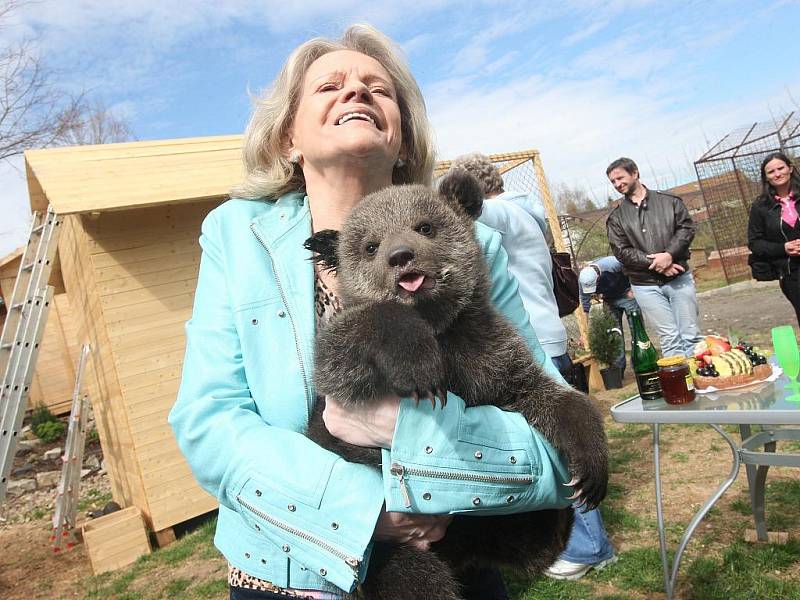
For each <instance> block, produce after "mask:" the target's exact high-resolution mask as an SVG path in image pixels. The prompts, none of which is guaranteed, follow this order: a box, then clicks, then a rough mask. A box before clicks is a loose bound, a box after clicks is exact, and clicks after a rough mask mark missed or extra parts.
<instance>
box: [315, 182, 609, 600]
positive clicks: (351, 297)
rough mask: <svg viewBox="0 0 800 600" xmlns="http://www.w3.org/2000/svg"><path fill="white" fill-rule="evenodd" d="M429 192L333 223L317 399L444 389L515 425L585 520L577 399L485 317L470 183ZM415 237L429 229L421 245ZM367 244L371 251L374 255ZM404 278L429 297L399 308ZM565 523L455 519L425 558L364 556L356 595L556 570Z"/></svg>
mask: <svg viewBox="0 0 800 600" xmlns="http://www.w3.org/2000/svg"><path fill="white" fill-rule="evenodd" d="M454 177H455V178H458V179H454ZM465 177H469V179H465ZM441 189H442V193H441V194H440V193H437V192H436V191H434V190H431V189H429V188H425V187H422V186H395V187H391V188H387V189H385V190H382V191H380V192H377V193H375V194H371V195H370V196H367V197H366V198H365V199H364V200H363V201H362V202H361V203H359V205H358V206H357V207H356V208H355V209H354V210H353V211H352V213H351V215H350V217H349V219H348V220H347V222H346V223H345V226H344V227H343V229H342V231H341V233H340V235H339V239H338V244H337V245H335V251H336V256H335V257H331V256H328V257H326V256H321V257H318V259H319V260H321V261H323V262H328V263H338V264H337V272H338V280H339V293H340V297H341V298H342V300H343V304H344V306H345V309H344V310H343V311H342V313H341V314H339V315H337V316H336V318H334V319H333V320H332V321H331V323H330V324H329V325H328V326H327V327H325V328H323V329H322V331H321V332H320V334H319V335H318V337H317V347H316V359H315V376H314V380H315V384H316V388H317V392H318V393H319V394H321V395H324V396H331V397H333V398H336V399H337V400H338V401H339V402H341V403H342V404H344V405H352V406H355V405H363V404H367V403H369V402H371V401H372V400H373V399H376V398H381V397H384V396H386V395H388V394H397V395H399V396H402V397H408V396H412V395H413V394H418V395H420V396H425V395H426V394H429V393H430V392H432V391H436V390H439V389H444V390H448V391H451V392H453V393H455V394H457V395H458V396H460V397H461V398H463V399H464V401H465V403H466V405H467V406H478V405H487V404H490V405H495V406H499V407H502V408H503V409H506V410H510V411H516V412H519V413H521V414H522V415H523V416H524V417H525V418H526V419H527V420H528V422H529V423H530V424H531V425H533V426H534V427H535V428H536V429H537V430H538V431H539V432H540V433H541V434H542V435H544V436H545V437H546V438H547V440H548V441H549V442H551V443H552V444H553V445H554V446H555V447H556V448H557V449H558V450H559V451H561V452H562V453H563V454H564V456H565V457H566V458H567V460H568V463H569V468H570V472H571V473H572V474H573V476H574V477H575V478H576V479H577V481H578V482H577V484H576V486H575V489H576V490H581V499H582V500H584V501H585V502H586V505H587V506H591V507H594V506H596V505H597V504H598V503H599V502H600V501H601V500H602V499H603V497H604V496H605V493H606V484H607V478H608V464H607V463H608V461H607V449H606V442H605V435H604V432H603V426H602V419H601V418H600V415H599V413H598V412H597V410H596V409H595V408H594V406H593V405H592V404H591V402H590V400H589V398H588V397H587V396H586V395H584V394H582V393H580V392H578V391H576V390H574V389H572V388H568V387H565V386H562V385H560V384H558V383H556V382H555V381H554V380H553V379H551V378H550V377H549V376H547V375H546V374H545V373H544V371H543V370H542V369H541V367H540V366H539V365H538V364H537V363H536V362H535V361H534V360H533V359H532V357H531V354H530V351H529V349H528V347H527V345H526V343H525V341H524V340H523V338H522V337H521V336H520V335H519V333H518V332H517V331H516V329H515V328H514V327H513V326H512V325H511V324H510V323H508V322H507V321H506V319H505V318H504V317H502V316H501V315H500V314H499V313H498V312H497V311H496V310H495V309H494V307H493V306H492V304H491V300H490V294H489V286H490V281H489V277H488V272H487V267H486V264H485V261H484V259H483V254H482V250H481V248H480V246H479V244H478V242H477V240H476V239H475V235H474V224H473V222H472V220H471V219H470V218H469V217H468V216H467V215H466V214H465V213H464V212H463V210H462V209H461V208H460V206H461V202H460V200H463V199H464V198H460V196H462V195H464V194H480V190H479V189H478V188H477V183H476V182H475V183H473V182H472V180H471V177H470V176H468V175H464V174H461V173H458V174H454V175H453V176H450V177H449V178H448V179H447V180H446V181H445V182H443V185H442V187H441ZM473 199H474V198H473ZM423 224H428V225H430V226H431V228H432V229H431V233H430V234H429V233H427V228H423V227H421V225H423ZM325 235H329V233H327V234H325ZM368 245H373V246H374V245H377V249H376V250H375V252H374V254H370V253H369V252H368V251H367V246H368ZM373 246H370V249H374V248H373ZM332 247H333V246H332ZM398 248H407V249H410V250H411V251H412V252H413V259H411V260H410V261H409V262H408V263H407V264H405V265H401V266H398V265H394V266H392V265H391V264H390V260H389V257H390V256H391V255H392V253H393V252H395V251H396V250H397V249H398ZM409 269H412V270H415V271H418V272H423V273H425V274H426V275H428V276H430V277H432V278H434V279H435V281H436V285H435V287H434V288H433V289H430V290H426V291H423V292H418V293H417V294H414V295H412V296H411V297H403V295H402V294H399V293H398V290H399V288H398V287H397V279H398V277H399V276H400V275H401V274H403V273H405V272H406V271H408V270H409ZM322 408H323V407H322V402H319V403H318V405H317V407H316V409H315V411H314V414H313V415H312V418H311V421H310V424H309V437H311V439H313V440H315V441H316V442H317V443H319V444H321V445H322V446H324V447H326V448H329V449H331V450H333V451H335V452H337V453H338V454H339V455H341V456H343V457H344V458H345V459H347V460H349V461H352V462H359V463H363V464H370V465H373V466H375V467H376V468H377V467H379V466H380V460H381V455H380V451H379V450H377V449H370V448H361V447H356V446H352V445H349V444H346V443H344V442H342V441H340V440H338V439H336V438H333V437H332V436H331V435H330V434H329V433H328V432H327V430H326V429H325V426H324V423H323V422H322V418H321V414H322ZM571 524H572V509H571V508H567V509H562V510H542V511H534V512H527V513H517V514H509V515H502V516H484V517H470V516H457V517H456V518H455V519H454V520H453V522H452V523H451V525H450V527H449V528H448V532H447V535H446V537H445V538H444V539H443V540H442V541H441V542H438V543H436V544H434V545H433V546H432V549H431V551H430V552H419V551H416V550H414V549H412V548H408V547H398V546H388V545H385V544H378V545H377V546H376V550H375V555H374V558H373V561H372V563H371V564H370V570H369V574H368V576H367V580H366V582H365V584H364V586H363V590H364V593H365V594H366V597H367V598H369V599H376V600H400V599H406V598H437V599H452V600H457V599H459V598H460V597H461V596H460V592H459V589H458V585H457V584H456V583H455V582H456V581H457V579H458V575H459V573H460V572H462V571H463V570H464V569H467V568H470V567H472V566H486V565H497V566H506V567H510V568H514V569H517V570H521V571H524V572H525V573H527V574H529V575H537V574H539V573H541V572H542V571H543V570H544V569H546V568H547V567H548V566H550V565H551V564H552V563H553V562H554V561H555V560H556V559H557V558H558V556H559V554H560V553H561V552H562V550H563V549H564V547H565V546H566V542H567V539H568V537H569V532H570V528H571Z"/></svg>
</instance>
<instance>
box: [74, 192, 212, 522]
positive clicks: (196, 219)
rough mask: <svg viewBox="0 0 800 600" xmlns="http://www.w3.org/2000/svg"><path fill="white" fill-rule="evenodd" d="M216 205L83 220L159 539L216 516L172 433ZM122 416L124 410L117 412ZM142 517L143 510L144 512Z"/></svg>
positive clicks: (173, 207)
mask: <svg viewBox="0 0 800 600" xmlns="http://www.w3.org/2000/svg"><path fill="white" fill-rule="evenodd" d="M217 204H219V201H212V202H199V203H191V204H179V205H167V206H162V207H149V208H141V209H137V210H128V211H119V212H102V213H99V214H95V215H84V216H83V217H82V219H83V226H84V229H85V231H86V234H87V243H88V249H89V254H90V257H91V264H92V268H93V272H94V273H93V274H94V278H95V283H96V286H97V287H96V293H97V294H98V300H99V306H100V308H101V310H102V313H103V320H104V322H105V325H106V328H107V331H108V339H109V342H110V344H111V348H112V353H113V359H114V365H115V368H116V373H117V377H118V381H119V386H120V392H121V394H122V406H121V408H124V411H125V414H126V418H127V422H128V427H129V434H130V436H131V440H132V442H133V447H134V449H135V452H136V461H137V466H138V471H139V472H138V476H139V477H140V478H141V482H142V486H143V489H144V493H145V495H146V497H147V508H146V509H144V508H143V509H142V511H143V512H144V513H145V517H146V518H147V520H148V522H149V524H150V526H151V527H152V528H153V529H154V530H156V531H159V530H161V529H165V528H167V527H171V526H173V525H175V524H177V523H180V522H182V521H185V520H187V519H189V518H192V517H194V516H197V515H199V514H203V513H205V512H208V511H209V510H213V509H214V508H215V507H216V500H215V499H214V498H212V497H211V496H209V495H208V494H206V493H205V492H204V491H202V490H201V488H200V487H199V486H198V485H197V484H196V482H195V480H194V477H193V475H192V474H191V472H190V470H189V467H188V465H187V464H186V462H185V460H184V459H183V456H182V455H181V453H180V451H179V449H178V447H177V444H176V443H175V440H174V437H173V435H172V430H171V428H170V427H169V425H168V423H167V415H168V413H169V411H170V409H171V408H172V405H173V404H174V402H175V397H176V395H177V392H178V385H179V382H180V374H181V369H182V366H183V354H184V348H185V336H184V324H185V322H186V321H187V320H188V319H189V317H190V316H191V309H192V303H193V299H194V290H195V287H196V285H197V271H198V268H199V263H200V245H199V243H198V238H199V235H200V224H201V223H202V220H203V219H204V218H205V216H206V214H208V212H209V211H210V210H211V209H212V208H214V207H215V206H216V205H217ZM116 410H119V408H117V409H116ZM140 508H141V506H140Z"/></svg>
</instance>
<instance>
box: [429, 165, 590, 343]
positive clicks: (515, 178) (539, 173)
mask: <svg viewBox="0 0 800 600" xmlns="http://www.w3.org/2000/svg"><path fill="white" fill-rule="evenodd" d="M489 159H490V160H491V161H492V163H494V164H495V166H496V167H497V169H498V170H499V171H500V174H501V175H502V176H503V187H504V188H505V189H506V190H509V191H515V192H525V193H527V194H530V195H531V196H532V197H533V198H535V199H536V200H538V201H539V202H541V204H542V206H543V207H544V212H545V215H546V217H547V221H548V223H549V225H550V231H551V232H552V245H553V246H554V247H555V250H557V251H559V252H569V254H570V256H572V263H573V264H572V267H573V268H576V264H575V254H574V252H573V247H572V239H571V237H570V232H569V228H568V226H567V222H566V220H565V219H564V218H563V217H559V215H558V212H557V211H556V207H555V203H554V202H553V197H552V195H551V194H550V186H549V185H548V183H547V177H546V175H545V172H544V168H543V167H542V163H541V156H540V155H539V151H538V150H524V151H521V152H510V153H504V154H490V155H489ZM450 164H451V161H440V162H438V163H436V169H435V171H434V177H435V178H439V177H441V176H442V175H444V174H445V173H446V172H447V170H448V169H449V168H450ZM561 321H562V322H563V323H564V327H565V328H566V330H567V336H568V345H569V353H570V354H571V355H572V356H573V358H574V357H576V356H580V355H583V354H586V353H588V348H587V347H586V338H587V335H586V327H587V325H586V317H585V316H584V314H583V312H582V310H581V308H580V307H578V310H576V311H575V312H574V313H573V314H571V315H568V316H566V317H564V318H563V319H561Z"/></svg>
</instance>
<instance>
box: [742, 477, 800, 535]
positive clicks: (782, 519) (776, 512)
mask: <svg viewBox="0 0 800 600" xmlns="http://www.w3.org/2000/svg"><path fill="white" fill-rule="evenodd" d="M798 503H800V481H795V480H790V481H769V479H767V485H766V490H765V494H764V507H765V512H766V517H767V529H770V530H773V531H785V530H787V529H792V528H796V527H800V513H798V510H797V506H798ZM731 508H732V509H733V510H735V511H736V512H738V513H739V514H740V515H743V516H746V517H748V518H749V519H750V521H749V523H748V526H750V527H753V524H752V514H753V513H752V509H751V508H750V496H749V495H748V494H743V495H741V496H739V497H738V498H736V500H734V501H733V502H731Z"/></svg>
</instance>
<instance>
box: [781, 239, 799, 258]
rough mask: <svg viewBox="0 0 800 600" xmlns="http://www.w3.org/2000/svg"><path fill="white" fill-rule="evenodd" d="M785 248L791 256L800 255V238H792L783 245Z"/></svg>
mask: <svg viewBox="0 0 800 600" xmlns="http://www.w3.org/2000/svg"><path fill="white" fill-rule="evenodd" d="M783 249H784V250H785V251H786V254H788V255H789V256H800V240H791V241H789V242H786V243H785V244H784V245H783Z"/></svg>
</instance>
